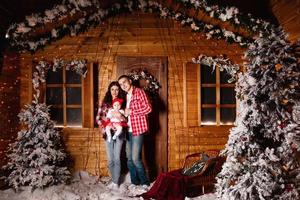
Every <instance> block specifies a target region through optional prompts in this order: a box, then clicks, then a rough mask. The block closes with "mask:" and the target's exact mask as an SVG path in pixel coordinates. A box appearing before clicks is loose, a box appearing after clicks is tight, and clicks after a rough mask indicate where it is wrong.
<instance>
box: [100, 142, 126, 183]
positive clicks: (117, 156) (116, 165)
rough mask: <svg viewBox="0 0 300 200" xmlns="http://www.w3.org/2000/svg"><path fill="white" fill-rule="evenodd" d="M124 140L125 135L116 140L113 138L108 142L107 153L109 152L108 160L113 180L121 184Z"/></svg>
mask: <svg viewBox="0 0 300 200" xmlns="http://www.w3.org/2000/svg"><path fill="white" fill-rule="evenodd" d="M123 142H124V138H123V137H120V138H119V137H117V139H116V140H111V141H110V142H108V141H107V140H106V141H105V143H106V154H107V161H108V168H109V171H110V175H111V178H112V181H113V182H114V183H115V184H120V183H119V181H120V175H121V149H122V145H123Z"/></svg>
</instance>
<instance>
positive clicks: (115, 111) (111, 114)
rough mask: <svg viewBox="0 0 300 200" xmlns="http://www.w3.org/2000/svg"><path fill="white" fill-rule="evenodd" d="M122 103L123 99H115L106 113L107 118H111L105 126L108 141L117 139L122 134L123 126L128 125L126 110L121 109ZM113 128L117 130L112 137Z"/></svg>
mask: <svg viewBox="0 0 300 200" xmlns="http://www.w3.org/2000/svg"><path fill="white" fill-rule="evenodd" d="M122 103H123V99H120V98H116V99H114V100H113V102H112V108H111V109H109V110H108V113H107V115H106V118H107V119H109V123H108V124H107V126H106V127H105V132H106V136H107V141H108V142H110V141H111V138H112V139H113V140H115V139H116V138H117V137H118V136H119V135H120V134H121V132H122V129H123V127H126V126H127V122H126V119H125V117H124V110H122V109H121V105H122ZM111 130H115V134H114V136H113V137H111Z"/></svg>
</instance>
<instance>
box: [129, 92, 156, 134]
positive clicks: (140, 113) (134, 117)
mask: <svg viewBox="0 0 300 200" xmlns="http://www.w3.org/2000/svg"><path fill="white" fill-rule="evenodd" d="M129 108H130V110H131V114H130V123H131V127H132V135H141V134H143V133H145V132H147V131H148V120H147V115H148V114H149V113H150V112H151V111H152V107H151V104H150V102H149V100H148V98H147V95H146V93H145V91H144V90H143V89H140V88H133V91H132V96H131V101H130V104H129Z"/></svg>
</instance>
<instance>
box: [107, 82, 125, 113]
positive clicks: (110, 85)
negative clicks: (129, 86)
mask: <svg viewBox="0 0 300 200" xmlns="http://www.w3.org/2000/svg"><path fill="white" fill-rule="evenodd" d="M113 86H117V87H118V88H119V93H118V98H121V99H123V100H124V101H123V103H122V108H124V106H126V93H125V92H124V91H123V90H122V89H121V87H120V85H119V83H118V81H112V82H111V83H110V84H109V86H108V89H107V91H106V93H105V96H104V98H103V101H102V103H105V104H108V105H112V96H111V93H110V89H111V88H112V87H113Z"/></svg>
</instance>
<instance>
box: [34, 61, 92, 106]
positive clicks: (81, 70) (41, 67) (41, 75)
mask: <svg viewBox="0 0 300 200" xmlns="http://www.w3.org/2000/svg"><path fill="white" fill-rule="evenodd" d="M86 64H87V62H86V60H72V61H64V60H62V59H54V60H53V62H47V61H40V62H39V63H38V65H36V66H35V68H36V71H35V72H34V73H33V79H32V84H33V89H34V90H35V92H36V94H34V95H33V96H34V100H33V103H38V99H39V97H40V90H39V86H40V83H41V82H42V83H44V82H45V81H46V76H47V72H48V71H49V70H52V71H54V72H55V71H56V70H57V69H60V68H62V67H63V66H65V67H66V70H72V71H75V72H76V73H77V74H79V75H81V76H83V77H85V76H86V73H87V66H86Z"/></svg>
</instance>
